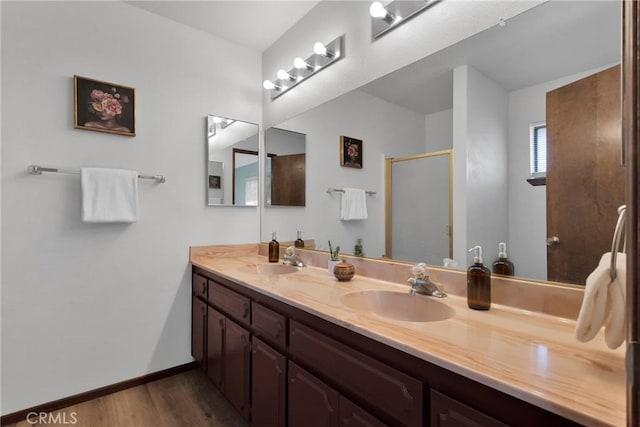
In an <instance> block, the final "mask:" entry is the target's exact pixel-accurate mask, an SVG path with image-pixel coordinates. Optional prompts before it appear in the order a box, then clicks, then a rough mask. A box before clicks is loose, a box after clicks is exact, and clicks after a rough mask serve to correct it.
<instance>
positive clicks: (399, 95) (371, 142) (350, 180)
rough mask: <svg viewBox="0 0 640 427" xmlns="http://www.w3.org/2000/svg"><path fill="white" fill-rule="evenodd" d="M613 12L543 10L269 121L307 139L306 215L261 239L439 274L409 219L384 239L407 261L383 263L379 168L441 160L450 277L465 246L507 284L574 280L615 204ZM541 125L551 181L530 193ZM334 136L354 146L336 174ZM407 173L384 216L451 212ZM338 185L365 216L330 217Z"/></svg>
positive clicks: (585, 268)
mask: <svg viewBox="0 0 640 427" xmlns="http://www.w3.org/2000/svg"><path fill="white" fill-rule="evenodd" d="M620 10H621V5H620V3H619V2H616V1H581V2H546V3H543V4H541V5H539V6H536V7H534V8H532V9H530V10H528V11H526V12H524V13H522V14H520V15H518V16H516V17H513V18H511V19H509V20H507V21H506V23H505V24H506V25H496V26H495V27H492V28H489V29H487V30H485V31H483V32H481V33H478V34H476V35H475V36H472V37H470V38H468V39H466V40H463V41H461V42H459V43H457V44H455V45H453V46H451V47H449V48H447V49H444V50H442V51H440V52H437V53H436V54H433V55H431V56H429V57H426V58H424V59H422V60H420V61H418V62H416V63H413V64H410V65H409V66H407V67H404V68H402V69H399V70H397V71H395V72H393V73H391V74H389V75H387V76H384V77H382V78H380V79H378V80H376V81H373V82H371V83H369V84H367V85H365V86H363V87H360V88H359V89H357V90H354V91H351V92H349V93H346V94H344V95H342V96H340V97H338V98H336V99H334V100H332V101H329V102H327V103H325V104H323V105H320V106H318V107H316V108H313V109H311V110H309V111H306V112H304V113H302V114H299V115H298V116H296V117H293V118H291V119H289V120H287V121H286V122H285V123H281V124H279V125H278V126H277V127H279V128H283V129H289V130H292V131H295V132H299V133H304V134H306V153H307V158H308V162H307V167H306V176H307V197H306V207H305V208H304V209H301V210H296V211H295V212H293V211H286V212H285V211H284V210H279V211H274V212H270V211H271V210H266V211H265V212H263V216H262V217H261V218H262V236H261V237H262V240H265V241H266V240H268V239H269V236H270V233H271V232H272V231H277V232H278V236H280V237H281V239H282V240H289V239H290V240H293V239H295V232H296V230H303V231H304V232H305V236H306V237H307V238H312V239H314V240H315V241H316V243H317V244H318V246H319V249H327V245H326V242H327V240H331V241H332V243H333V244H335V245H338V244H339V245H340V246H341V248H342V252H345V253H352V252H353V248H354V245H355V242H356V240H357V239H358V238H361V239H362V240H363V246H364V252H365V254H366V256H370V257H380V256H385V255H386V256H391V257H393V258H397V259H402V260H407V261H418V260H428V261H429V262H430V263H432V264H437V265H442V263H443V260H442V259H440V258H441V257H442V256H443V255H442V254H443V253H444V254H447V253H449V251H448V249H449V248H447V247H446V242H447V239H443V241H444V242H445V243H444V246H443V248H444V250H443V251H440V252H438V253H437V254H434V253H431V251H430V250H429V249H425V246H424V245H422V244H421V242H420V241H417V242H409V241H408V240H410V239H412V236H414V235H415V233H412V231H413V230H414V229H416V227H417V226H416V225H415V224H413V225H410V224H411V223H409V222H406V224H407V225H406V227H405V228H404V229H401V231H393V234H394V235H395V234H396V233H397V234H398V236H392V237H400V236H401V239H402V240H404V241H405V243H408V244H407V245H406V247H408V248H411V247H413V248H414V249H413V251H414V252H412V253H411V254H406V252H403V253H398V254H397V255H396V254H394V253H393V252H391V253H388V254H387V253H386V247H385V242H386V241H387V240H388V236H386V235H385V229H386V228H388V227H386V226H385V225H386V221H387V220H388V218H387V216H385V186H386V185H388V184H389V183H388V182H387V181H388V179H387V178H386V177H385V159H389V158H402V157H411V156H414V155H417V154H421V153H429V152H437V151H441V150H451V151H452V157H453V162H452V166H453V171H452V174H453V193H452V196H451V198H452V210H453V212H452V213H451V214H452V219H453V221H452V224H449V225H448V226H439V227H437V228H436V230H437V232H438V233H440V234H442V236H440V237H443V238H444V237H446V236H445V234H446V233H452V242H453V248H452V251H451V253H452V255H453V259H454V261H455V263H457V265H458V268H466V267H467V266H468V265H469V264H470V263H471V262H472V258H471V256H470V255H469V254H468V253H467V249H468V248H470V247H472V246H475V245H482V246H483V247H484V250H485V251H484V252H485V262H486V263H487V264H490V263H491V262H492V261H493V260H494V259H495V258H496V256H497V252H498V243H499V242H506V243H507V248H508V254H509V258H510V259H511V260H512V261H513V262H514V264H515V269H516V275H517V276H521V277H525V278H532V279H539V280H553V281H557V282H564V283H574V284H583V283H584V280H585V278H586V274H587V273H588V272H589V271H591V270H593V269H594V268H595V267H596V265H597V263H598V259H599V257H600V255H601V254H602V253H604V252H607V251H609V250H610V245H611V236H612V233H613V229H614V227H615V220H616V215H617V212H616V208H617V206H618V205H619V204H622V203H623V200H624V196H623V194H624V181H623V173H622V167H621V166H620V164H619V158H620V150H621V130H620V129H621V127H620V119H619V117H620V111H619V105H620V103H619V101H616V98H615V95H616V94H618V96H619V93H620V84H619V80H616V77H618V78H619V74H620V72H619V63H620V58H621V12H620ZM594 28H597V29H598V30H597V31H594ZM616 67H617V68H616ZM594 91H595V92H594ZM598 91H601V92H598ZM602 91H605V92H606V93H607V95H606V96H605V95H603V93H604V92H602ZM611 94H613V97H611V96H610V95H611ZM594 99H596V100H597V99H606V101H604V102H603V103H600V104H598V103H596V104H594V103H591V100H594ZM548 103H550V104H549V105H551V107H548V106H547V104H548ZM566 112H571V113H572V114H573V115H571V116H567V115H565V114H564V113H566ZM540 122H543V123H547V122H548V123H547V136H548V141H547V142H548V145H549V147H550V148H549V149H548V150H546V149H545V148H544V145H542V147H543V148H542V149H540V152H541V153H546V154H547V155H548V172H547V182H546V185H535V186H534V185H531V183H530V182H528V181H527V179H530V178H531V177H532V169H531V165H532V162H533V161H532V157H531V156H532V146H531V135H532V129H533V127H532V126H533V125H536V124H539V123H540ZM341 135H344V136H349V137H352V138H356V139H358V140H362V141H363V168H362V169H354V168H347V167H343V166H341V165H340V158H339V157H340V150H339V140H340V136H341ZM538 142H539V143H540V144H542V143H543V142H544V141H538ZM600 149H603V150H605V151H606V154H603V153H604V152H605V151H602V152H600V151H599V150H600ZM583 154H584V156H583ZM443 163H446V162H443ZM444 166H446V164H445V165H443V167H444ZM412 169H415V170H413V171H411V170H407V171H406V173H405V175H406V174H409V175H408V176H406V177H404V178H403V179H406V180H407V181H406V182H407V183H408V184H407V185H398V186H394V187H393V190H392V193H393V196H392V197H393V198H396V195H397V196H398V197H397V198H398V200H404V202H401V203H397V205H394V206H393V208H392V213H391V215H392V217H393V216H396V217H398V218H404V217H406V218H411V219H413V220H418V221H420V220H421V221H424V222H426V223H428V222H430V220H431V218H430V215H432V213H430V212H429V211H428V209H426V207H427V206H429V207H431V206H448V204H449V200H448V199H447V197H446V195H447V192H446V191H444V190H443V191H440V193H441V195H440V196H438V195H437V194H436V193H434V192H431V191H428V190H427V189H428V187H429V185H427V184H428V181H429V180H432V179H433V178H429V175H428V174H427V173H426V172H425V170H424V169H422V168H412ZM560 172H562V173H560ZM565 172H567V174H566V175H564V173H565ZM539 181H540V180H537V181H535V182H536V183H540V182H539ZM421 183H424V185H420V184H421ZM344 187H355V188H362V189H364V190H367V191H372V192H376V195H374V196H370V197H367V209H368V219H366V220H361V221H341V220H340V216H339V215H340V203H341V195H340V193H327V191H326V190H327V188H344ZM594 194H595V195H597V196H598V197H595V198H594V197H592V196H593V195H594ZM418 201H419V202H420V203H417V202H418ZM420 206H423V207H424V208H421V207H420ZM443 212H444V211H443ZM443 215H444V214H443ZM558 217H559V218H558ZM399 226H400V227H402V224H400V225H399ZM553 227H556V228H555V229H553ZM601 235H602V236H603V237H600V236H601ZM553 237H558V238H559V239H558V240H559V241H560V243H559V244H557V245H554V243H553V242H554V241H555V240H553V239H552V238H553ZM547 239H551V240H549V243H550V245H551V246H547V241H548V240H547ZM396 245H397V244H396ZM560 252H564V254H562V255H561V256H560V259H559V260H555V261H554V260H553V258H554V256H556V255H558V253H560Z"/></svg>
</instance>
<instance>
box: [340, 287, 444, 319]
mask: <svg viewBox="0 0 640 427" xmlns="http://www.w3.org/2000/svg"><path fill="white" fill-rule="evenodd" d="M341 301H342V303H343V304H344V305H346V306H347V307H349V308H351V309H353V310H354V311H359V312H370V313H374V314H377V315H378V316H382V317H387V318H389V319H394V320H404V321H407V322H437V321H439V320H446V319H449V318H451V317H453V316H454V315H455V314H456V311H455V310H454V309H453V308H451V307H449V306H448V305H447V304H445V303H443V302H440V301H437V300H435V299H434V298H433V297H429V296H425V295H410V294H409V292H408V291H407V292H406V293H404V292H402V293H401V292H393V291H381V290H370V291H361V292H352V293H350V294H347V295H345V296H343V297H342V299H341Z"/></svg>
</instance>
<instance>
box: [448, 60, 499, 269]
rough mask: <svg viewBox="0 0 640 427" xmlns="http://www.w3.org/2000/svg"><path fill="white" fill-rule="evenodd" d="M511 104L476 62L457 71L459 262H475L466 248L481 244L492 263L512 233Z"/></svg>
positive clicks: (456, 246)
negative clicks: (509, 176)
mask: <svg viewBox="0 0 640 427" xmlns="http://www.w3.org/2000/svg"><path fill="white" fill-rule="evenodd" d="M508 105H509V98H508V93H507V92H506V91H505V90H504V89H503V88H502V87H501V86H500V85H498V84H497V83H495V82H494V81H492V80H490V79H488V78H487V77H485V76H484V75H482V74H481V73H480V72H478V71H477V70H475V69H474V68H473V67H470V66H467V65H465V66H461V67H458V68H456V69H455V70H454V101H453V110H454V113H453V114H454V116H453V117H454V119H453V120H454V121H453V123H454V140H453V148H454V192H456V191H461V192H462V194H461V195H458V194H455V195H454V208H453V209H454V225H455V227H454V259H455V260H456V261H457V262H458V265H459V266H460V267H463V266H467V265H470V264H471V263H472V262H473V255H472V254H468V253H466V251H467V249H469V248H470V247H473V246H476V245H480V246H482V247H483V250H484V257H485V264H486V265H490V264H491V263H492V262H493V260H494V259H495V258H496V255H497V251H498V243H499V242H501V241H506V240H507V238H508V233H509V223H508V205H507V192H508V191H507V129H508ZM458 128H459V130H458ZM465 153H466V155H465ZM463 179H465V181H462V180H463ZM465 184H466V188H464V189H462V188H461V187H462V186H463V185H465ZM463 221H464V225H463V226H462V227H461V224H462V222H463Z"/></svg>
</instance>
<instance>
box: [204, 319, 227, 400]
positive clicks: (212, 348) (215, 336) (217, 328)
mask: <svg viewBox="0 0 640 427" xmlns="http://www.w3.org/2000/svg"><path fill="white" fill-rule="evenodd" d="M207 310H208V314H207V375H208V376H209V378H211V380H213V383H214V384H215V385H216V386H218V388H220V389H221V390H222V389H224V384H223V383H222V369H223V360H222V348H223V347H222V340H223V338H224V330H225V317H224V315H223V314H222V313H220V312H219V311H217V310H215V309H213V308H211V307H207Z"/></svg>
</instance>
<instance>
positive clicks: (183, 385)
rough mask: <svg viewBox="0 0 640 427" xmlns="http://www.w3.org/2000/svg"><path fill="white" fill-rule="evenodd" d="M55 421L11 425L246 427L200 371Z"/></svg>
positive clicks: (90, 404) (74, 409)
mask: <svg viewBox="0 0 640 427" xmlns="http://www.w3.org/2000/svg"><path fill="white" fill-rule="evenodd" d="M33 417H34V418H35V416H33ZM56 417H57V420H58V423H51V422H48V423H42V424H39V423H36V424H32V423H29V422H27V420H24V421H21V422H19V423H16V424H9V425H8V426H11V427H31V426H45V425H46V426H53V425H57V426H62V425H65V426H69V425H75V426H82V427H84V426H90V427H121V426H122V427H182V426H194V427H201V426H202V427H204V426H214V427H247V424H246V423H245V422H244V421H243V420H242V419H241V418H240V415H238V413H237V412H235V410H234V409H233V408H232V407H231V406H230V405H229V404H228V403H227V401H226V400H225V399H224V398H223V397H222V395H221V394H220V392H219V391H218V389H217V388H215V387H214V385H213V384H212V383H211V381H209V379H208V378H207V376H206V375H205V374H204V373H203V372H202V371H201V370H200V369H193V370H191V371H187V372H183V373H181V374H177V375H173V376H171V377H167V378H163V379H161V380H157V381H154V382H150V383H147V384H144V385H141V386H138V387H134V388H130V389H127V390H123V391H120V392H117V393H113V394H110V395H107V396H103V397H100V398H98V399H94V400H90V401H87V402H83V403H80V404H78V405H74V406H69V407H68V408H64V409H61V410H59V411H56V412H53V413H52V414H51V416H50V418H49V421H52V420H56ZM74 418H75V420H77V422H76V423H73V422H72V421H73V420H74ZM65 421H66V423H65ZM32 422H33V419H32Z"/></svg>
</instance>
